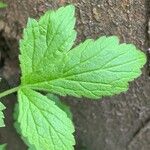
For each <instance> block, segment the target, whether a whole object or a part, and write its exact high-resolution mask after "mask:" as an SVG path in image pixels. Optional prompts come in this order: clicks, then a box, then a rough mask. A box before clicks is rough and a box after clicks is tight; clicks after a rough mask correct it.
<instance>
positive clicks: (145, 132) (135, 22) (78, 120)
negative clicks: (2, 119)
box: [0, 0, 150, 150]
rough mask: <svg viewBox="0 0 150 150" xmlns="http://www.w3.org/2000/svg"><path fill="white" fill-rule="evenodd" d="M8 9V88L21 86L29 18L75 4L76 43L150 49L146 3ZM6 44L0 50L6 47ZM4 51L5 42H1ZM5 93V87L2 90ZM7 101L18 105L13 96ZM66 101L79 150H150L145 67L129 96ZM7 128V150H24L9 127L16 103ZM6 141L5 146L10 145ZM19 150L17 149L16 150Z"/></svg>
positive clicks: (13, 5) (21, 0)
mask: <svg viewBox="0 0 150 150" xmlns="http://www.w3.org/2000/svg"><path fill="white" fill-rule="evenodd" d="M5 2H7V3H8V5H9V7H8V8H7V9H6V10H0V15H1V18H2V19H1V21H0V30H1V33H0V39H2V40H1V41H3V43H5V45H6V46H3V49H2V51H1V63H2V64H3V63H4V64H3V65H0V66H1V75H2V76H3V77H4V78H5V79H6V80H7V81H8V83H9V85H10V86H15V85H17V84H18V83H19V74H20V71H19V69H18V66H19V65H18V60H17V58H18V57H17V56H18V40H19V39H20V37H21V35H22V29H23V27H24V26H25V24H26V21H27V18H28V17H29V16H30V17H34V18H38V17H39V16H40V15H41V14H42V13H43V12H44V11H45V10H47V9H56V8H58V7H59V6H61V5H65V4H68V3H73V4H74V5H75V6H76V16H77V24H76V29H77V32H78V39H77V43H78V42H81V41H83V40H85V39H86V38H94V39H95V38H97V37H99V36H101V35H112V34H113V35H117V36H119V37H120V39H121V41H124V42H130V43H134V44H136V45H137V47H139V48H141V49H142V50H143V51H145V52H146V50H147V48H148V44H149V42H148V39H149V37H148V28H147V27H148V17H149V16H148V15H149V12H148V9H149V8H148V7H149V1H148V0H147V1H146V0H123V1H121V0H68V1H67V0H55V1H54V0H5ZM3 43H2V44H3ZM0 45H1V42H0ZM2 87H5V84H4V85H3V86H2ZM7 99H15V98H14V96H12V97H7ZM62 99H65V101H66V103H68V104H69V105H70V106H71V108H72V111H73V115H74V123H75V127H76V133H75V135H76V141H77V144H76V150H150V78H149V67H148V65H147V66H145V68H144V69H143V74H142V76H141V77H140V78H139V79H138V80H136V81H134V82H132V83H131V84H130V89H129V91H128V92H127V93H123V94H120V95H118V96H114V97H111V98H109V97H107V98H103V99H102V100H100V101H94V102H93V101H90V100H86V99H83V100H81V99H76V98H73V97H67V98H62ZM7 105H8V106H9V108H11V109H10V111H9V110H8V109H7V116H6V117H7V118H8V121H7V128H4V129H0V141H1V142H7V143H8V144H9V146H8V149H9V150H20V149H21V150H24V149H26V147H25V146H23V143H22V142H21V141H20V140H19V138H18V136H17V135H16V134H15V131H14V129H13V128H12V126H10V122H12V117H10V116H11V112H12V106H13V105H14V101H13V102H11V100H10V101H7ZM6 140H7V141H6ZM16 145H17V146H16Z"/></svg>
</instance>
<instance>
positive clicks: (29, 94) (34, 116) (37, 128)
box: [18, 88, 75, 150]
mask: <svg viewBox="0 0 150 150" xmlns="http://www.w3.org/2000/svg"><path fill="white" fill-rule="evenodd" d="M18 97H19V106H18V111H19V113H18V115H19V116H18V123H19V126H20V129H21V133H22V135H23V137H25V138H27V140H28V142H29V144H31V145H34V147H35V149H36V150H42V149H43V150H73V149H74V148H73V145H75V141H74V137H73V135H72V133H73V132H74V127H73V124H72V122H71V120H70V119H69V118H68V117H67V115H66V113H65V112H64V111H62V110H61V109H60V108H59V107H57V106H56V105H55V103H54V102H53V101H52V100H50V99H48V98H47V97H46V96H43V95H41V94H40V93H38V92H35V91H33V90H31V89H27V88H22V89H20V90H19V92H18ZM20 129H19V130H20Z"/></svg>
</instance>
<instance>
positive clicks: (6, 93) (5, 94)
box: [0, 86, 19, 98]
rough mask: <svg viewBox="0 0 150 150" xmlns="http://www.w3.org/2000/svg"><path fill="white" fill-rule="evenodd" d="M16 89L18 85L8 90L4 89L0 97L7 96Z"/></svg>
mask: <svg viewBox="0 0 150 150" xmlns="http://www.w3.org/2000/svg"><path fill="white" fill-rule="evenodd" d="M18 89H19V86H18V87H15V88H12V89H9V90H7V91H4V92H2V93H0V98H2V97H5V96H7V95H9V94H12V93H14V92H17V91H18Z"/></svg>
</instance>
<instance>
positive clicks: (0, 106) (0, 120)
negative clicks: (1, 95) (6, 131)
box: [0, 102, 5, 127]
mask: <svg viewBox="0 0 150 150" xmlns="http://www.w3.org/2000/svg"><path fill="white" fill-rule="evenodd" d="M4 109H5V106H4V105H3V104H2V103H1V102H0V127H4V126H5V124H4V114H3V112H2V111H3V110H4Z"/></svg>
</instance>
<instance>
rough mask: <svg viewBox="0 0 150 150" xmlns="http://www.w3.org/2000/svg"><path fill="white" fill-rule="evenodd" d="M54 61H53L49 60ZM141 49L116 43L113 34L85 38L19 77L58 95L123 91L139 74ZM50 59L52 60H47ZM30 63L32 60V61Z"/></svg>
mask: <svg viewBox="0 0 150 150" xmlns="http://www.w3.org/2000/svg"><path fill="white" fill-rule="evenodd" d="M52 62H53V61H52ZM145 62H146V58H145V55H144V53H142V52H141V51H139V50H138V49H136V47H135V46H134V45H132V44H119V40H118V38H117V37H115V36H111V37H105V36H103V37H101V38H99V39H98V40H96V41H94V40H86V41H85V42H84V43H82V44H80V45H79V46H77V47H76V48H74V49H72V50H71V51H69V52H67V53H66V55H65V56H64V59H63V62H59V60H58V62H57V63H56V64H55V63H54V64H53V65H54V66H55V65H56V66H58V68H57V69H56V67H53V69H54V70H55V71H52V69H51V68H47V67H46V64H45V65H44V64H42V66H43V72H42V71H41V72H36V74H34V73H31V74H29V75H27V76H26V77H24V78H22V81H23V85H27V86H29V87H31V88H34V89H38V90H45V91H49V92H52V93H56V94H60V95H63V96H65V95H67V94H68V95H72V96H76V97H81V96H84V97H88V98H100V97H102V96H110V95H114V94H118V93H120V92H123V91H126V90H127V89H128V82H129V81H132V80H134V79H135V78H137V77H138V76H139V75H140V74H141V70H140V68H141V67H142V66H143V65H144V64H145ZM49 63H51V60H49ZM31 65H32V64H31Z"/></svg>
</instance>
